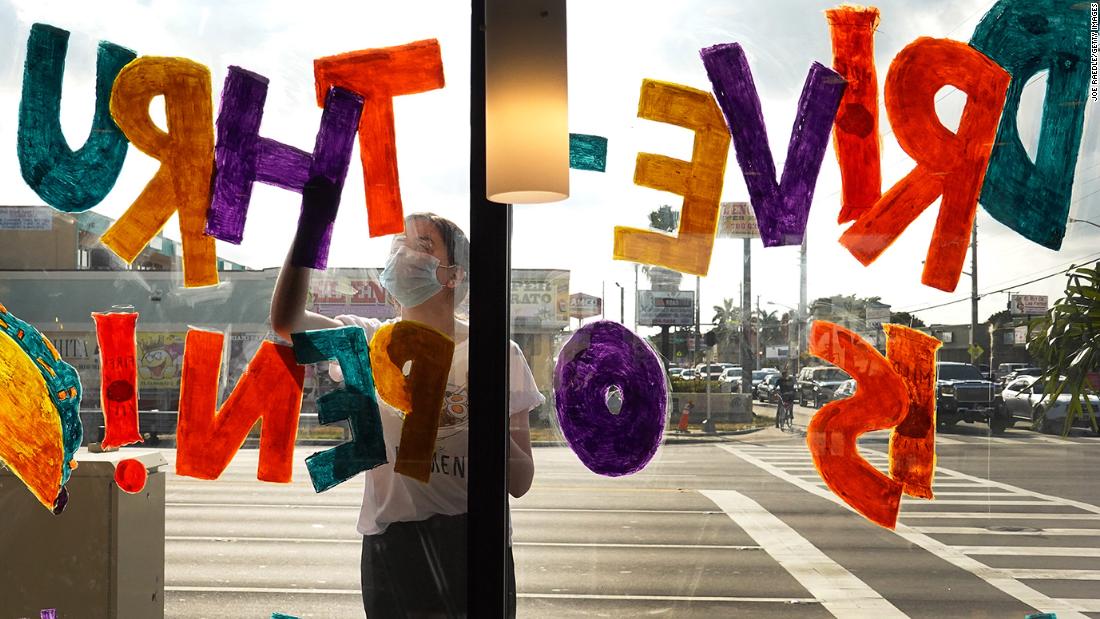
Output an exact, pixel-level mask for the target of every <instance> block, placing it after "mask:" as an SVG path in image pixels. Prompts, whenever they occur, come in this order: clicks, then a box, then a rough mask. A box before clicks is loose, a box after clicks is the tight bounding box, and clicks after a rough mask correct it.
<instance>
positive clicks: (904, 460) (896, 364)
mask: <svg viewBox="0 0 1100 619" xmlns="http://www.w3.org/2000/svg"><path fill="white" fill-rule="evenodd" d="M882 328H883V329H885V330H886V358H887V359H888V360H889V361H890V365H892V366H893V368H894V371H895V372H897V373H898V376H900V377H901V380H902V381H903V382H904V383H905V388H906V390H907V391H908V392H909V398H908V399H909V406H908V407H907V408H906V412H905V417H904V418H903V419H902V420H901V423H899V424H898V425H897V426H895V427H894V431H893V432H891V433H890V477H893V478H894V479H896V480H897V481H899V482H901V484H902V491H903V492H905V494H908V495H909V496H915V497H920V498H922V499H931V498H932V477H933V475H934V473H935V470H936V351H937V350H939V348H940V346H942V345H943V343H942V342H940V341H939V340H938V339H936V338H934V337H932V336H930V335H925V334H923V333H921V332H920V331H917V330H916V329H910V328H909V327H903V326H901V325H882Z"/></svg>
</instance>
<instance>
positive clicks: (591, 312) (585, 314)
mask: <svg viewBox="0 0 1100 619" xmlns="http://www.w3.org/2000/svg"><path fill="white" fill-rule="evenodd" d="M602 313H603V299H601V298H599V297H597V296H593V295H590V294H585V293H583V292H578V293H576V294H571V295H569V315H570V316H572V317H573V318H577V319H582V318H590V317H592V316H598V315H600V314H602Z"/></svg>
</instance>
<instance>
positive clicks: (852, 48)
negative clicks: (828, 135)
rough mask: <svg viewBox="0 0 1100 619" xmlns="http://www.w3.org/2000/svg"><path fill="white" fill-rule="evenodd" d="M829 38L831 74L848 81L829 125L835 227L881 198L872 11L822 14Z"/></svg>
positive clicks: (846, 8) (875, 11)
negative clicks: (835, 178) (836, 186)
mask: <svg viewBox="0 0 1100 619" xmlns="http://www.w3.org/2000/svg"><path fill="white" fill-rule="evenodd" d="M825 16H826V17H827V18H828V20H829V32H830V34H831V35H832V38H833V70H834V71H836V72H837V73H839V74H840V76H841V77H843V78H844V80H845V81H847V82H848V88H846V89H845V90H844V97H843V98H842V99H841V100H840V109H839V110H837V113H836V121H835V122H834V125H833V145H834V147H835V149H836V158H837V161H838V162H839V163H840V180H841V202H840V215H838V216H837V223H841V224H842V223H845V222H849V221H852V220H854V219H859V217H860V215H862V214H863V213H865V212H866V211H867V209H869V208H871V205H873V204H874V203H875V202H877V201H878V199H879V197H880V196H881V195H882V167H881V162H880V159H881V155H880V149H881V143H880V140H879V135H878V75H877V74H876V71H875V29H876V28H877V27H878V18H879V12H878V9H877V8H875V7H873V6H854V5H850V4H845V5H841V6H838V7H836V8H833V9H829V10H827V11H825Z"/></svg>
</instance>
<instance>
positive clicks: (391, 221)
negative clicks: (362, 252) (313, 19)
mask: <svg viewBox="0 0 1100 619" xmlns="http://www.w3.org/2000/svg"><path fill="white" fill-rule="evenodd" d="M313 78H314V80H315V81H316V83H317V105H324V104H325V95H326V94H327V93H328V91H329V88H331V87H333V86H337V87H339V88H343V89H344V90H350V91H352V92H354V93H356V94H357V95H359V96H361V97H363V113H362V115H361V116H360V117H359V153H360V157H361V158H362V160H363V184H364V186H365V188H366V193H367V223H368V225H369V227H370V235H371V236H385V235H387V234H396V233H398V232H401V231H402V230H404V229H405V216H404V214H403V212H402V207H401V186H400V184H399V183H398V180H397V137H396V136H395V134H394V129H393V98H394V97H396V96H398V95H411V94H416V93H418V92H425V91H428V90H435V89H436V88H443V57H442V56H441V54H440V52H439V42H438V41H436V40H435V39H430V40H427V41H417V42H415V43H409V44H407V45H399V46H397V47H384V48H381V49H367V50H362V51H358V52H348V53H346V54H339V55H337V56H327V57H325V58H318V59H317V60H314V61H313Z"/></svg>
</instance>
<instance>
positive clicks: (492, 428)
mask: <svg viewBox="0 0 1100 619" xmlns="http://www.w3.org/2000/svg"><path fill="white" fill-rule="evenodd" d="M471 4H472V10H471V23H470V370H469V376H468V384H469V396H468V397H469V402H470V410H476V411H477V413H474V414H471V415H470V446H469V453H470V466H469V478H468V485H467V492H468V494H467V501H468V504H467V511H468V512H469V525H468V526H469V528H468V533H467V544H468V546H467V553H466V562H467V565H468V568H467V572H466V573H467V574H468V581H467V582H468V585H467V590H468V600H467V603H468V605H469V606H468V616H470V617H488V618H495V617H504V613H505V611H504V606H505V603H504V595H505V559H504V557H505V552H506V548H507V535H508V521H507V513H508V491H507V479H508V442H507V441H508V354H509V345H508V335H509V334H508V328H509V323H510V314H509V312H510V309H511V308H510V306H509V281H510V276H511V272H510V270H511V267H510V265H511V242H512V207H511V205H505V204H496V203H493V202H489V201H488V200H487V199H486V198H485V29H484V25H485V0H473V1H472V3H471Z"/></svg>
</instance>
